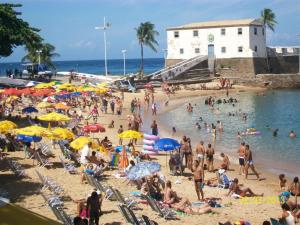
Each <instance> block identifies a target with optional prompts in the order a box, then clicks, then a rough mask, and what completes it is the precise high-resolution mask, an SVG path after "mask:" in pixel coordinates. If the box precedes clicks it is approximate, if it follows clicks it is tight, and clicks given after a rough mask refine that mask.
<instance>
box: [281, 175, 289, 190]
mask: <svg viewBox="0 0 300 225" xmlns="http://www.w3.org/2000/svg"><path fill="white" fill-rule="evenodd" d="M286 182H287V181H286V179H285V175H284V174H280V175H279V186H280V190H281V191H285V190H286Z"/></svg>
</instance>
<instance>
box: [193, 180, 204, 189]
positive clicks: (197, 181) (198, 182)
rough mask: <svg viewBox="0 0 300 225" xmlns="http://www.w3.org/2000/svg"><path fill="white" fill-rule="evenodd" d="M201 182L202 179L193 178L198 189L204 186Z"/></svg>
mask: <svg viewBox="0 0 300 225" xmlns="http://www.w3.org/2000/svg"><path fill="white" fill-rule="evenodd" d="M202 182H203V181H202V179H197V180H195V183H196V185H197V187H198V188H200V189H202V188H203V187H204V184H203V183H202Z"/></svg>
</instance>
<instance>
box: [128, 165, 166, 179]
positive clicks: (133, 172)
mask: <svg viewBox="0 0 300 225" xmlns="http://www.w3.org/2000/svg"><path fill="white" fill-rule="evenodd" d="M160 169H161V165H160V164H159V163H157V162H141V163H138V164H136V165H135V166H133V167H132V168H131V169H130V170H129V172H128V174H127V179H129V180H139V179H142V178H143V177H147V176H151V175H153V174H154V173H157V172H159V171H160Z"/></svg>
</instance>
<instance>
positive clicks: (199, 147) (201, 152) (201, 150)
mask: <svg viewBox="0 0 300 225" xmlns="http://www.w3.org/2000/svg"><path fill="white" fill-rule="evenodd" d="M196 154H197V158H198V161H199V162H200V165H201V167H202V168H203V164H204V155H205V147H204V142H203V141H200V143H199V144H198V145H197V146H196Z"/></svg>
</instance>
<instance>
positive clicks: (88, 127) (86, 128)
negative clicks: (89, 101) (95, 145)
mask: <svg viewBox="0 0 300 225" xmlns="http://www.w3.org/2000/svg"><path fill="white" fill-rule="evenodd" d="M83 131H84V132H86V133H90V132H91V133H97V132H101V133H102V132H105V128H104V127H103V126H102V125H100V124H90V125H85V126H84V127H83Z"/></svg>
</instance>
